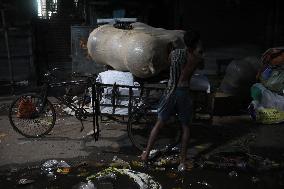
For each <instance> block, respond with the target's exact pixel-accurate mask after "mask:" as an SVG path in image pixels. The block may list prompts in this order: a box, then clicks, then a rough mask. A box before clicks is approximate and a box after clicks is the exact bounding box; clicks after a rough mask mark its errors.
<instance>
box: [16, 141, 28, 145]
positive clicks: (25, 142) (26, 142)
mask: <svg viewBox="0 0 284 189" xmlns="http://www.w3.org/2000/svg"><path fill="white" fill-rule="evenodd" d="M28 143H31V141H24V142H19V143H18V144H20V145H22V144H28Z"/></svg>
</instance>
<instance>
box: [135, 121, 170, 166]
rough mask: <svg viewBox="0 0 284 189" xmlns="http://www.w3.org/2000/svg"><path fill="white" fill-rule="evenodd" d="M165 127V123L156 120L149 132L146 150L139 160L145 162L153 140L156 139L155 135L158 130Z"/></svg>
mask: <svg viewBox="0 0 284 189" xmlns="http://www.w3.org/2000/svg"><path fill="white" fill-rule="evenodd" d="M164 125H165V123H164V122H163V121H161V120H158V121H157V122H156V124H155V126H154V128H153V129H152V131H151V134H150V137H149V139H148V143H147V147H146V150H145V151H143V152H142V154H141V160H142V161H147V160H148V156H149V153H150V151H151V149H152V147H153V145H154V143H155V140H156V138H157V135H158V133H159V131H160V129H161V128H162V127H163V126H164Z"/></svg>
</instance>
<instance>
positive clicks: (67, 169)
mask: <svg viewBox="0 0 284 189" xmlns="http://www.w3.org/2000/svg"><path fill="white" fill-rule="evenodd" d="M70 171H71V167H63V168H57V170H56V172H57V173H60V174H68V173H69V172H70Z"/></svg>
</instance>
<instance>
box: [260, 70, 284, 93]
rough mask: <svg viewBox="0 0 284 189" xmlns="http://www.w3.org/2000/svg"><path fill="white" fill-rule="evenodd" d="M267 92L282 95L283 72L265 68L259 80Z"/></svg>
mask: <svg viewBox="0 0 284 189" xmlns="http://www.w3.org/2000/svg"><path fill="white" fill-rule="evenodd" d="M260 80H261V82H262V83H263V85H264V86H265V87H266V88H268V89H269V90H271V91H273V92H276V93H278V94H281V95H284V70H283V69H271V68H267V69H266V70H265V71H264V72H263V73H262V74H261V78H260Z"/></svg>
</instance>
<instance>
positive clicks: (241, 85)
mask: <svg viewBox="0 0 284 189" xmlns="http://www.w3.org/2000/svg"><path fill="white" fill-rule="evenodd" d="M259 67H260V63H259V61H258V58H256V57H246V58H244V59H240V60H233V61H232V62H231V63H230V64H229V65H228V67H227V69H226V74H225V76H224V78H223V80H222V82H221V85H220V89H221V91H222V92H224V93H228V94H232V95H241V96H249V92H250V87H251V85H252V84H253V83H255V81H256V78H255V75H256V73H257V71H258V69H259Z"/></svg>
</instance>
